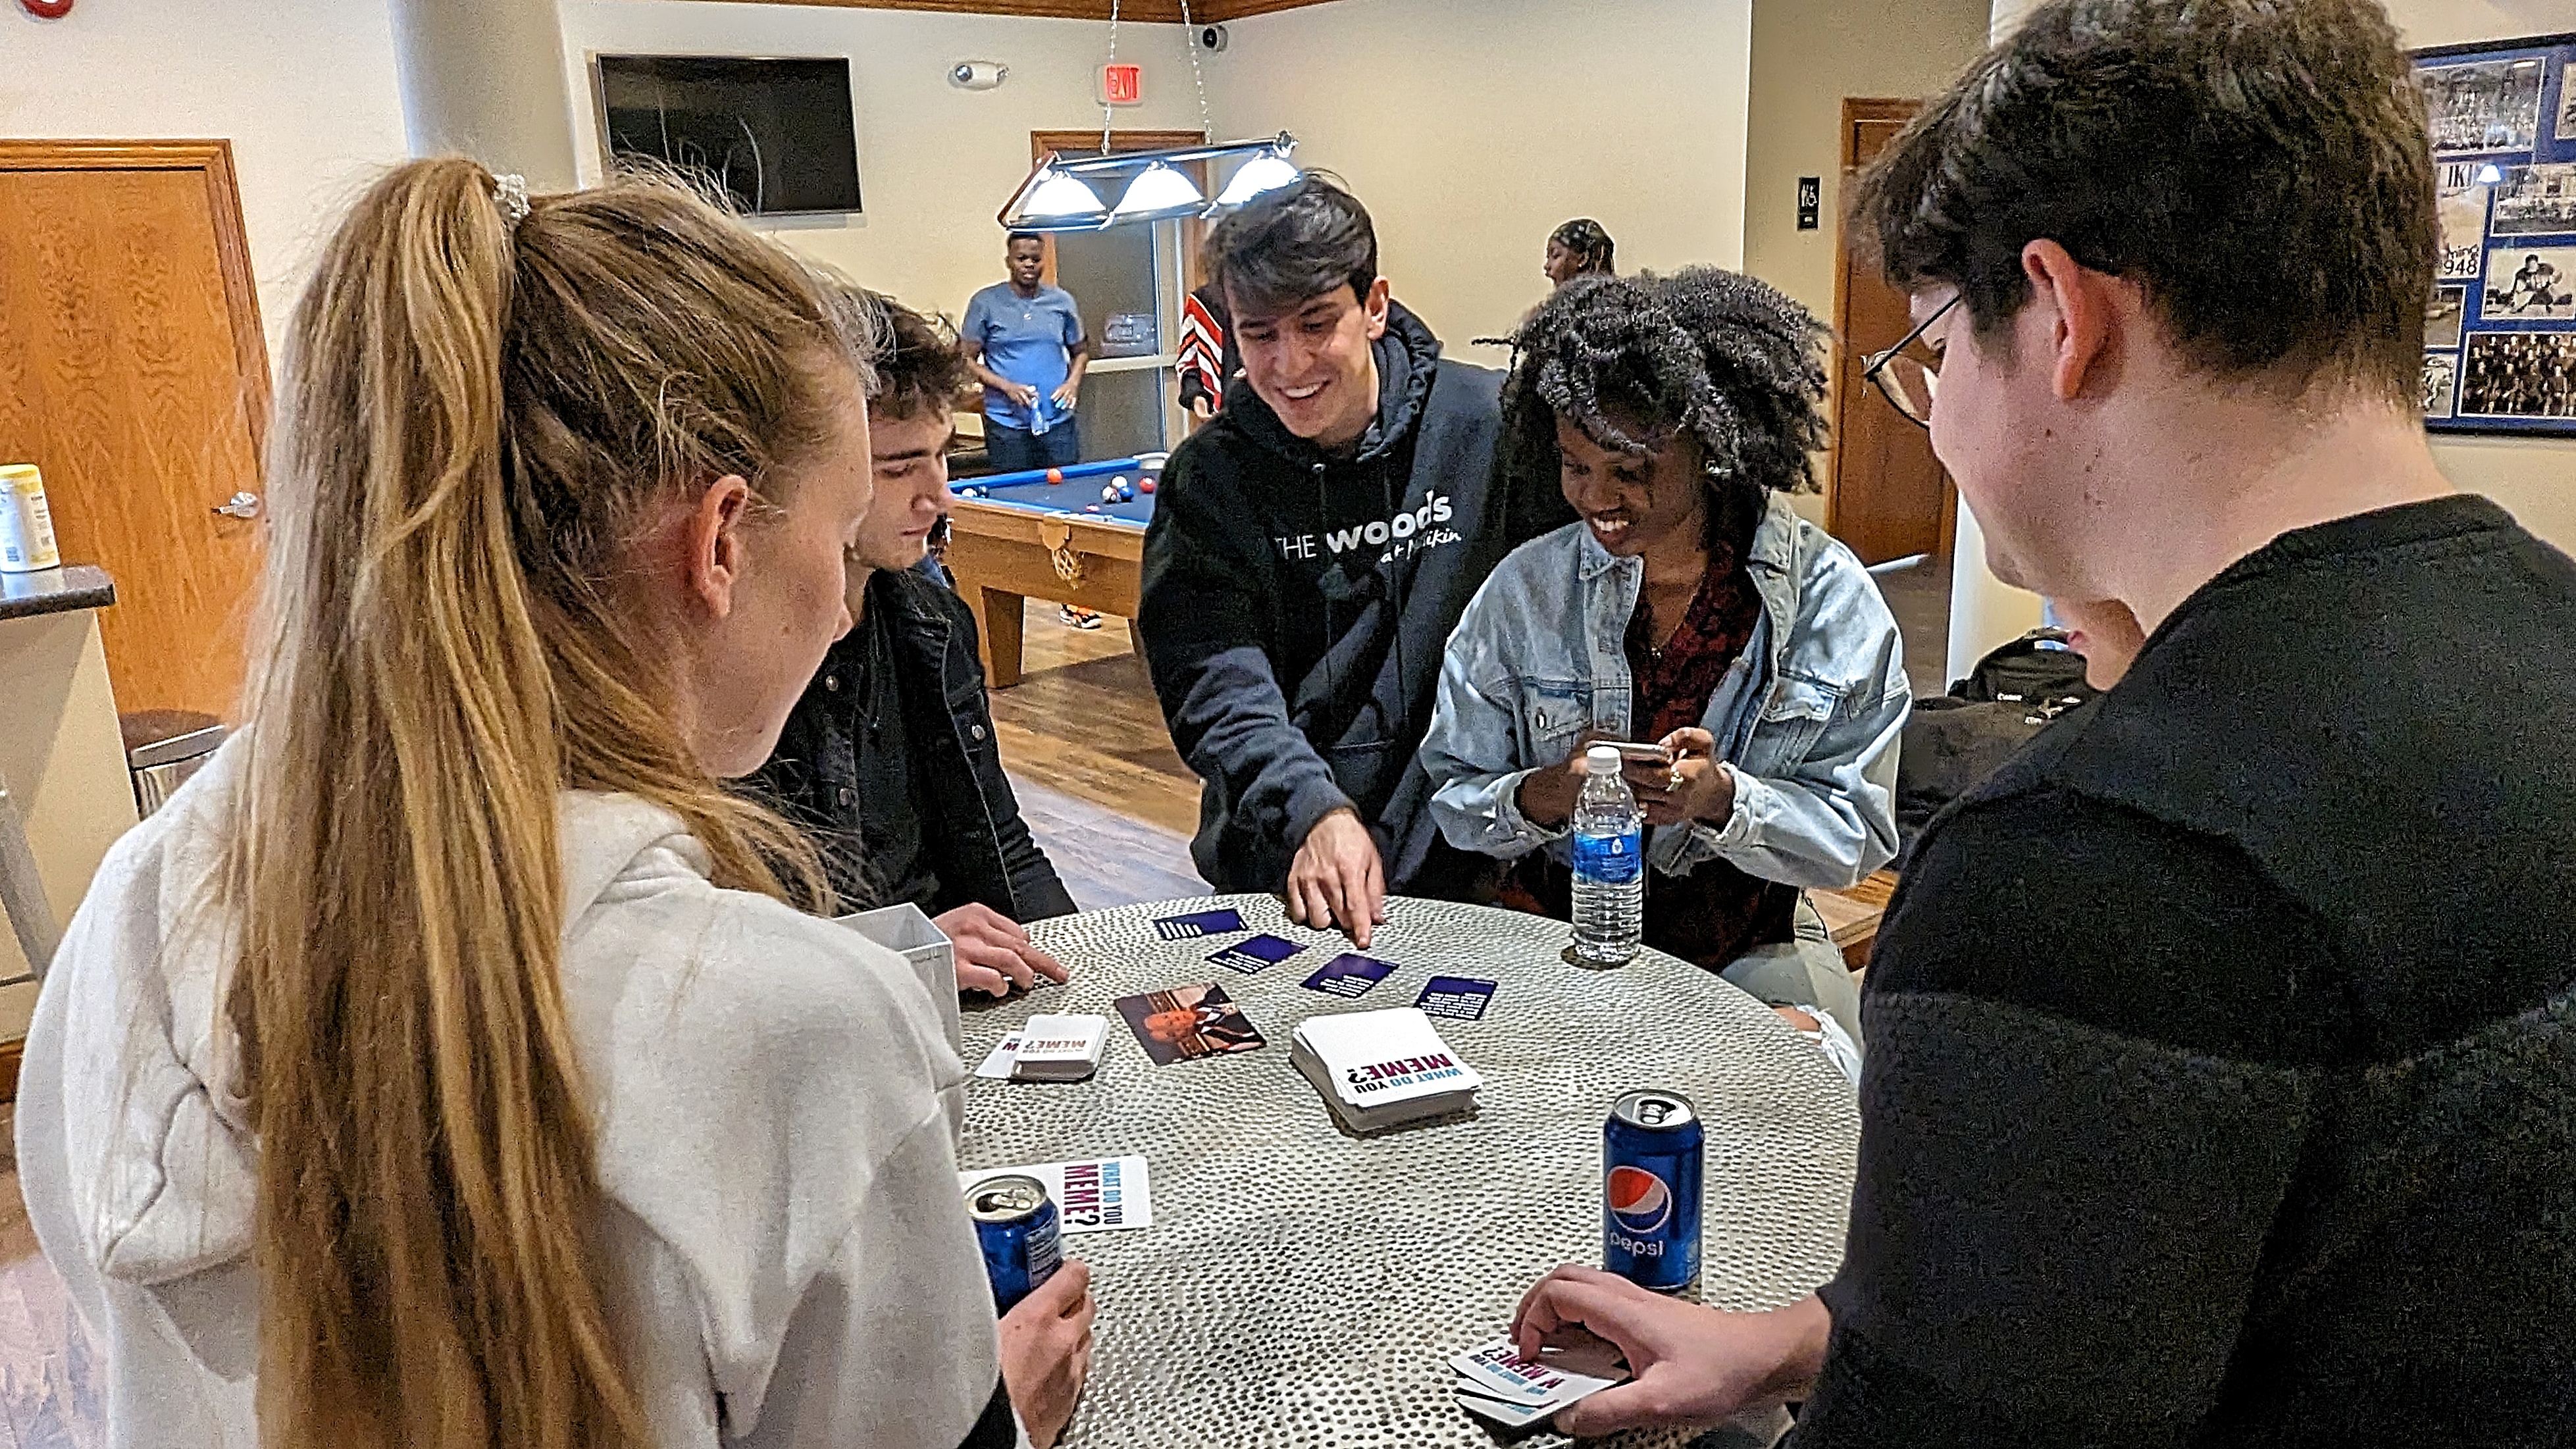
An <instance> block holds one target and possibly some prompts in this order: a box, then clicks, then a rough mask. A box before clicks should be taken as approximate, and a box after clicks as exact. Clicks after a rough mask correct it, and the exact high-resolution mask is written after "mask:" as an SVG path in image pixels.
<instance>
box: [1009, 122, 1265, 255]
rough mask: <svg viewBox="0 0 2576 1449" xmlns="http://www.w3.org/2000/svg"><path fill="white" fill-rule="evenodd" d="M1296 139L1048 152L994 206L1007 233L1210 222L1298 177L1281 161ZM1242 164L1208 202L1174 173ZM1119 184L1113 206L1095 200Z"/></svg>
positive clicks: (1184, 174) (1195, 186)
mask: <svg viewBox="0 0 2576 1449" xmlns="http://www.w3.org/2000/svg"><path fill="white" fill-rule="evenodd" d="M1296 149H1297V138H1296V137H1294V136H1291V135H1289V134H1288V133H1287V132H1285V131H1282V132H1280V133H1279V134H1278V135H1276V136H1273V137H1271V138H1269V139H1268V140H1263V141H1229V142H1227V143H1225V144H1224V145H1220V146H1183V147H1179V148H1176V149H1173V150H1166V151H1112V152H1110V153H1108V154H1107V155H1103V156H1071V157H1068V156H1064V155H1061V154H1058V153H1055V152H1049V153H1048V154H1047V155H1046V156H1045V157H1044V158H1043V159H1041V160H1040V161H1039V162H1038V164H1037V165H1036V166H1034V167H1032V168H1030V170H1029V174H1028V177H1027V179H1026V180H1023V181H1022V182H1021V183H1020V185H1019V189H1017V190H1015V191H1013V192H1012V193H1011V199H1010V200H1009V201H1007V202H1005V203H1003V205H1002V210H1001V213H1000V216H999V220H1000V221H1001V223H1002V226H1003V228H1004V229H1005V230H1009V231H1099V230H1101V229H1102V228H1104V227H1112V226H1125V225H1126V224H1128V223H1129V222H1146V221H1171V220H1173V219H1175V218H1180V217H1192V216H1201V217H1210V218H1213V217H1217V216H1222V215H1223V214H1225V213H1226V212H1229V211H1233V210H1235V209H1236V208H1238V207H1240V206H1242V205H1244V204H1245V203H1246V202H1249V201H1251V200H1252V199H1253V198H1254V197H1256V196H1259V195H1261V194H1262V193H1263V192H1265V191H1275V190H1277V189H1279V188H1280V187H1282V186H1287V185H1290V184H1293V183H1294V182H1295V181H1296V180H1297V178H1299V177H1300V176H1302V175H1304V174H1305V173H1304V172H1302V171H1299V170H1298V169H1297V167H1296V164H1295V163H1294V162H1292V161H1290V160H1289V159H1288V156H1289V153H1290V152H1292V151H1294V150H1296ZM1238 158H1240V159H1242V161H1243V164H1242V165H1240V166H1238V167H1236V168H1235V172H1234V175H1233V177H1232V178H1231V179H1230V180H1228V181H1227V183H1226V185H1225V188H1224V189H1223V190H1222V191H1220V192H1219V193H1218V194H1217V198H1216V200H1214V201H1209V200H1208V199H1207V197H1206V195H1205V194H1204V193H1202V192H1201V191H1200V190H1199V188H1198V184H1197V183H1196V182H1193V181H1192V180H1190V178H1189V173H1187V172H1186V171H1184V170H1182V169H1181V168H1183V167H1185V166H1189V165H1193V164H1196V163H1199V162H1221V161H1229V160H1235V159H1238ZM1121 181H1123V182H1124V183H1125V190H1123V191H1122V192H1120V193H1119V197H1118V202H1117V204H1116V205H1115V206H1111V205H1108V204H1106V203H1104V202H1102V201H1101V199H1100V197H1101V193H1102V191H1105V190H1107V189H1108V187H1109V186H1110V185H1111V184H1112V183H1116V182H1121Z"/></svg>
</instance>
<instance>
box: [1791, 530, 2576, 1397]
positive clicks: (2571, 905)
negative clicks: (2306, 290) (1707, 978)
mask: <svg viewBox="0 0 2576 1449" xmlns="http://www.w3.org/2000/svg"><path fill="white" fill-rule="evenodd" d="M2571 943H2576V563H2571V562H2570V560H2569V559H2568V558H2567V557H2566V556H2565V555H2563V554H2560V553H2559V552H2558V551H2556V550H2555V549H2552V548H2550V547H2548V546H2547V545H2545V544H2542V543H2540V542H2539V541H2538V540H2536V539H2534V538H2532V537H2531V535H2529V534H2528V533H2526V532H2524V531H2523V530H2522V529H2521V528H2519V527H2518V526H2516V525H2515V524H2514V523H2513V522H2512V520H2511V519H2510V518H2508V517H2507V516H2506V515H2505V514H2504V513H2503V512H2502V511H2501V510H2499V509H2496V508H2495V507H2493V506H2492V505H2490V504H2487V503H2486V502H2484V501H2483V500H2477V499H2471V498H2452V499H2445V500H2440V501H2437V502H2433V503H2426V504H2419V505H2414V506H2410V507H2405V508H2396V509H2390V510H2386V511H2383V512H2378V513H2372V514H2365V515H2362V516H2359V517H2355V518H2349V519H2344V520H2341V521H2338V522H2334V523H2330V524H2326V525H2322V526H2320V527H2316V528H2311V529H2304V530H2300V531H2298V532H2295V533H2292V534H2289V535H2286V536H2284V537H2282V538H2280V539H2278V540H2276V541H2275V542H2273V543H2272V544H2271V545H2270V546H2268V547H2266V548H2264V549H2262V550H2260V551H2259V552H2257V553H2255V554H2254V555H2253V556H2251V557H2249V558H2247V559H2245V560H2243V561H2241V562H2239V563H2238V564H2236V565H2235V566H2234V567H2232V568H2230V569H2228V570H2227V571H2226V572H2225V573H2224V574H2222V575H2220V576H2219V577H2218V578H2217V579H2216V580H2214V581H2212V582H2211V583H2210V584H2208V585H2207V586H2206V587H2204V588H2202V589H2201V590H2200V591H2199V592H2197V593H2196V594H2194V595H2193V596H2192V597H2191V598H2190V599H2189V600H2187V601H2186V602H2185V603H2184V604H2183V606H2182V607H2181V608H2180V609H2178V610H2177V611H2176V612H2175V613H2174V615H2173V616H2172V618H2170V619H2169V620H2167V621H2166V623H2165V624H2164V625H2163V627H2161V628H2160V629H2158V630H2157V632H2156V635H2155V637H2154V638H2153V639H2151V640H2150V641H2149V642H2148V644H2147V647H2146V649H2145V651H2144V652H2143V653H2142V654H2141V655H2140V656H2139V658H2138V661H2137V663H2136V665H2135V667H2134V668H2133V669H2132V670H2131V672H2130V674H2129V676H2128V678H2127V679H2126V680H2125V681H2123V683H2122V684H2121V685H2120V686H2119V688H2118V689H2116V690H2115V691H2113V692H2112V693H2111V694H2109V695H2108V696H2106V697H2105V698H2104V699H2102V700H2101V701H2099V702H2097V703H2096V704H2095V705H2093V706H2089V707H2088V709H2087V710H2086V711H2082V712H2079V713H2078V714H2076V715H2072V716H2069V717H2068V718H2067V719H2066V720H2064V721H2061V722H2060V723H2059V724H2058V725H2057V726H2056V727H2054V728H2052V729H2051V730H2050V731H2048V732H2047V733H2046V734H2044V735H2043V736H2042V737H2041V738H2040V739H2039V740H2037V741H2035V742H2034V743H2033V745H2032V746H2031V747H2030V748H2029V749H2027V750H2026V751H2024V753H2023V754H2022V755H2021V756H2019V757H2018V758H2016V759H2015V760H2014V761H2013V762H2012V763H2011V764H2009V765H2007V766H2006V767H2005V768H2004V770H2003V771H2002V772H2000V773H1999V774H1998V775H1997V776H1996V777H1995V778H1993V779H1992V780H1991V781H1989V782H1988V783H1987V784H1986V785H1984V786H1982V787H1980V788H1979V789H1978V790H1976V791H1975V792H1973V793H1972V794H1971V795H1969V796H1968V797H1967V798H1966V799H1964V800H1963V801H1962V802H1960V804H1959V805H1958V806H1957V807H1955V808H1954V809H1953V810H1952V811H1950V812H1949V813H1947V814H1945V815H1944V816H1943V817H1941V818H1940V819H1939V820H1937V821H1936V822H1935V823H1934V825H1933V827H1932V829H1931V830H1930V831H1929V832H1928V833H1927V834H1926V835H1925V837H1924V839H1923V843H1922V846H1921V848H1920V850H1919V852H1918V854H1917V856H1916V857H1915V863H1914V865H1913V866H1912V867H1911V868H1910V869H1909V870H1908V872H1907V874H1906V877H1905V883H1904V886H1903V888H1902V889H1901V890H1900V891H1899V893H1898V895H1897V898H1896V900H1895V902H1894V904H1893V906H1892V908H1891V910H1890V912H1889V915H1888V919H1887V923H1886V926H1885V928H1884V929H1883V930H1882V932H1881V934H1880V937H1879V944H1878V949H1877V954H1876V956H1875V958H1874V959H1873V960H1872V962H1871V968H1870V976H1869V989H1868V1001H1867V1007H1866V1010H1867V1012H1868V1022H1869V1030H1870V1057H1869V1063H1868V1066H1867V1068H1866V1072H1865V1076H1864V1080H1863V1084H1862V1094H1863V1103H1862V1111H1863V1128H1862V1138H1861V1160H1860V1180H1859V1186H1858V1190H1857V1193H1856V1196H1855V1199H1854V1202H1853V1206H1852V1223H1851V1240H1850V1249H1849V1256H1848V1257H1847V1259H1846V1261H1845V1264H1844V1267H1843V1269H1842V1272H1841V1274H1840V1275H1839V1276H1838V1277H1837V1278H1836V1279H1835V1281H1834V1282H1832V1283H1831V1284H1829V1285H1827V1287H1826V1288H1825V1289H1824V1290H1823V1296H1824V1298H1825V1301H1826V1302H1827V1304H1828V1305H1829V1306H1830V1307H1831V1308H1832V1310H1833V1314H1834V1331H1833V1340H1832V1346H1831V1350H1830V1353H1829V1357H1828V1362H1827V1365H1826V1370H1825V1374H1824V1378H1823V1381H1822V1382H1821V1384H1820V1385H1819V1387H1818V1390H1817V1393H1816V1396H1815V1399H1814V1400H1813V1402H1812V1403H1811V1404H1810V1405H1809V1406H1808V1408H1807V1410H1806V1412H1805V1413H1804V1415H1803V1416H1802V1420H1801V1424H1800V1428H1799V1431H1798V1435H1797V1439H1796V1443H1797V1444H1798V1445H1799V1446H1800V1449H1840V1446H1844V1445H1863V1444H1867V1445H1891V1444H1904V1445H1908V1446H1912V1449H1941V1446H1950V1445H1960V1446H1965V1445H1972V1444H1973V1445H1980V1446H1990V1445H2015V1444H2046V1445H2052V1446H2058V1445H2065V1446H2076V1445H2105V1446H2110V1445H2117V1446H2148V1445H2159V1446H2161V1445H2195V1446H2198V1445H2265V1446H2303V1445H2317V1446H2325V1445H2337V1446H2346V1445H2366V1444H2378V1443H2398V1442H2403V1443H2406V1444H2409V1445H2416V1444H2478V1445H2533V1446H2538V1445H2566V1444H2571V1443H2576V1004H2571V997H2570V982H2571V979H2576V967H2571V965H2570V961H2571V955H2570V946H2571Z"/></svg>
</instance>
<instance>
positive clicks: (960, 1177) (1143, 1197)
mask: <svg viewBox="0 0 2576 1449" xmlns="http://www.w3.org/2000/svg"><path fill="white" fill-rule="evenodd" d="M1009 1173H1021V1174H1025V1175H1026V1176H1029V1177H1034V1178H1036V1179H1037V1180H1038V1181H1040V1182H1042V1183H1044V1184H1046V1190H1047V1196H1048V1197H1049V1198H1052V1199H1053V1200H1054V1201H1055V1207H1056V1222H1057V1231H1059V1232H1066V1233H1114V1232H1120V1231H1123V1230H1125V1229H1128V1228H1150V1227H1152V1226H1153V1225H1154V1184H1153V1178H1152V1175H1151V1174H1150V1173H1149V1172H1147V1170H1146V1167H1145V1159H1144V1158H1142V1157H1135V1156H1128V1157H1092V1158H1084V1159H1082V1160H1080V1161H1076V1162H1047V1163H1041V1164H1039V1165H1038V1166H1035V1167H987V1168H984V1169H982V1170H981V1171H977V1172H961V1173H959V1174H957V1186H958V1188H959V1190H961V1191H963V1190H965V1189H969V1188H972V1187H973V1186H974V1185H975V1184H977V1183H979V1182H982V1181H983V1180H984V1179H986V1178H988V1177H1001V1176H1004V1175H1006V1174H1009Z"/></svg>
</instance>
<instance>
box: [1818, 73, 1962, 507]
mask: <svg viewBox="0 0 2576 1449" xmlns="http://www.w3.org/2000/svg"><path fill="white" fill-rule="evenodd" d="M1922 110H1923V102H1921V101H1919V100H1905V99H1902V98H1896V97H1876V98H1864V97H1857V96H1845V97H1844V98H1843V119H1842V130H1841V132H1840V134H1839V136H1838V137H1837V139H1836V141H1835V145H1836V146H1837V148H1838V149H1839V152H1840V157H1841V163H1842V191H1841V195H1843V196H1845V197H1849V196H1850V195H1851V183H1852V179H1853V178H1854V177H1855V176H1857V175H1859V174H1860V152H1859V148H1858V147H1857V146H1856V145H1854V144H1853V132H1854V130H1855V129H1856V128H1857V127H1858V126H1859V125H1860V123H1861V122H1863V121H1910V120H1912V119H1914V118H1915V116H1917V115H1918V114H1920V113H1921V112H1922ZM1851 255H1852V250H1851V208H1850V207H1849V206H1847V205H1846V206H1843V207H1839V208H1837V214H1836V216H1835V218H1834V371H1833V378H1832V386H1833V392H1832V396H1831V399H1830V401H1831V404H1832V407H1833V434H1832V436H1833V450H1832V453H1831V454H1830V456H1829V458H1828V461H1827V462H1826V465H1825V531H1826V532H1827V533H1831V534H1834V535H1835V536H1836V537H1840V536H1841V533H1840V526H1841V523H1842V518H1841V514H1842V498H1843V456H1844V452H1845V449H1844V448H1843V419H1844V417H1845V416H1846V415H1847V414H1848V413H1849V411H1850V409H1851V408H1852V406H1853V405H1854V404H1855V403H1858V404H1862V405H1866V404H1867V402H1868V393H1869V384H1868V383H1867V382H1866V381H1864V380H1863V379H1862V377H1861V373H1860V365H1861V363H1862V361H1863V360H1864V359H1862V358H1860V357H1858V356H1855V355H1854V354H1853V352H1852V349H1851V347H1850V345H1849V339H1850V337H1851V288H1850V276H1851ZM1935 461H1938V460H1937V459H1936V460H1935ZM1958 535H1959V485H1958V484H1957V483H1955V482H1953V481H1952V480H1951V478H1950V470H1948V469H1947V468H1944V469H1942V470H1941V551H1940V554H1939V556H1940V557H1942V558H1948V557H1949V556H1950V554H1951V551H1952V549H1953V547H1954V546H1955V545H1956V544H1957V542H1958Z"/></svg>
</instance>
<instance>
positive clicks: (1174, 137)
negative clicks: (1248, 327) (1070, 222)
mask: <svg viewBox="0 0 2576 1449" xmlns="http://www.w3.org/2000/svg"><path fill="white" fill-rule="evenodd" d="M1207 143H1208V133H1207V132H1205V131H1180V130H1168V129H1167V130H1148V131H1120V130H1112V131H1111V132H1110V133H1109V151H1110V152H1112V153H1115V152H1119V151H1177V150H1180V149H1181V148H1183V147H1185V146H1204V145H1206V144H1207ZM1099 149H1100V132H1098V131H1096V130H1084V131H1031V132H1029V164H1030V165H1031V166H1035V165H1036V164H1038V163H1039V162H1040V161H1043V160H1045V159H1046V158H1047V153H1048V152H1050V151H1098V150H1099ZM1187 166H1188V170H1189V171H1190V172H1191V173H1192V174H1191V176H1190V179H1191V180H1192V181H1195V182H1197V183H1198V188H1199V194H1200V195H1202V196H1204V195H1206V194H1207V189H1208V170H1207V163H1206V162H1204V161H1192V162H1189V163H1187ZM1038 235H1039V236H1041V237H1044V238H1045V239H1046V283H1047V285H1048V286H1054V285H1055V237H1054V235H1053V234H1052V233H1049V232H1040V233H1038ZM1206 235H1207V223H1206V222H1204V221H1198V220H1191V221H1187V222H1184V223H1183V224H1182V226H1181V278H1182V281H1181V291H1182V292H1183V293H1185V294H1186V293H1189V292H1195V291H1197V290H1198V288H1199V284H1200V283H1201V282H1202V281H1205V280H1206V279H1205V278H1204V277H1202V276H1200V274H1199V242H1200V241H1201V239H1203V238H1204V237H1205V236H1206Z"/></svg>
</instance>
